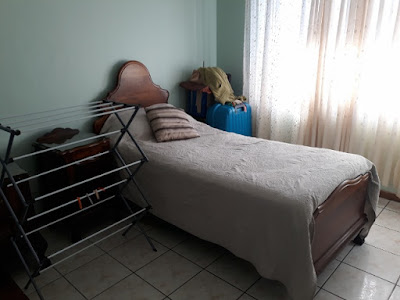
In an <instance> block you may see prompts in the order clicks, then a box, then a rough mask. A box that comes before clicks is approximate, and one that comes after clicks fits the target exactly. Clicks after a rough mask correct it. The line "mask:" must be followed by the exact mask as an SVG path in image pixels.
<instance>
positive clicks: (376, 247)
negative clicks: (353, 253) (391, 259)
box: [365, 242, 400, 256]
mask: <svg viewBox="0 0 400 300" xmlns="http://www.w3.org/2000/svg"><path fill="white" fill-rule="evenodd" d="M365 244H367V245H368V246H371V247H374V248H375V249H379V250H382V251H385V252H386V253H390V254H393V255H395V256H400V255H399V254H396V253H393V252H390V251H387V250H385V249H383V248H379V247H378V246H375V245H372V244H369V243H367V242H365Z"/></svg>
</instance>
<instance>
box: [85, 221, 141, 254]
mask: <svg viewBox="0 0 400 300" xmlns="http://www.w3.org/2000/svg"><path fill="white" fill-rule="evenodd" d="M130 224H131V220H127V221H126V222H122V223H121V224H118V225H116V226H114V227H112V228H110V229H108V230H106V231H103V232H102V233H100V234H98V235H96V236H95V237H93V238H91V239H90V240H91V241H92V242H96V241H98V240H100V239H102V238H104V237H106V236H107V235H110V234H112V233H113V232H115V231H116V230H119V229H122V228H124V227H126V226H129V225H130ZM124 231H125V230H122V231H119V232H117V233H115V234H113V235H112V236H110V237H108V238H106V239H105V240H103V241H101V242H99V243H97V244H96V245H97V246H98V247H99V248H101V249H102V250H104V251H110V250H111V249H113V248H115V247H118V246H119V245H122V244H123V243H125V242H127V241H129V240H131V239H133V238H135V237H137V236H138V235H140V234H141V233H140V232H139V231H137V230H136V229H135V227H133V228H131V229H130V230H129V231H128V232H127V234H126V235H125V236H123V235H122V234H123V232H124Z"/></svg>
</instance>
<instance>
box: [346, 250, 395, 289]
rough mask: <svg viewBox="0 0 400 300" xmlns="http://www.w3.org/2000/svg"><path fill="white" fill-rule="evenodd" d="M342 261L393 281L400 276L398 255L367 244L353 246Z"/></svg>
mask: <svg viewBox="0 0 400 300" xmlns="http://www.w3.org/2000/svg"><path fill="white" fill-rule="evenodd" d="M344 262H345V263H347V264H349V265H351V266H353V267H356V268H358V269H361V270H363V271H365V272H368V273H371V274H373V275H375V276H378V277H380V278H383V279H386V280H388V281H390V282H393V283H396V282H397V279H398V278H399V276H400V256H397V255H394V254H391V253H389V252H386V251H384V250H381V249H378V248H375V247H373V246H370V245H368V244H364V245H362V246H355V247H354V248H353V250H352V251H351V252H350V254H349V255H348V256H347V257H346V259H345V260H344Z"/></svg>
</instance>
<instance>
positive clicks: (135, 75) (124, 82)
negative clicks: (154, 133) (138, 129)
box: [106, 60, 169, 107]
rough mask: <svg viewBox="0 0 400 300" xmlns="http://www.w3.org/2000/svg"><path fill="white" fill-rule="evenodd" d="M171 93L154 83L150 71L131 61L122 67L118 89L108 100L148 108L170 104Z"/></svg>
mask: <svg viewBox="0 0 400 300" xmlns="http://www.w3.org/2000/svg"><path fill="white" fill-rule="evenodd" d="M168 97H169V92H168V91H167V90H164V89H162V88H161V87H160V86H158V85H156V84H154V83H153V80H152V79H151V76H150V73H149V70H147V68H146V66H145V65H144V64H142V63H141V62H138V61H135V60H131V61H128V62H126V63H125V64H123V65H122V67H121V69H120V71H119V73H118V84H117V87H116V88H115V89H114V90H113V91H111V92H110V93H108V95H107V98H106V99H107V100H113V101H116V102H122V103H126V104H138V105H141V106H142V107H146V106H149V105H152V104H156V103H166V102H168Z"/></svg>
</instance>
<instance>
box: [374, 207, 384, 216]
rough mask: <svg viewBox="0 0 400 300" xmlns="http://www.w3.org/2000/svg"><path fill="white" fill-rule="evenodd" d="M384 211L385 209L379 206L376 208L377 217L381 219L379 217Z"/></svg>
mask: <svg viewBox="0 0 400 300" xmlns="http://www.w3.org/2000/svg"><path fill="white" fill-rule="evenodd" d="M383 209H384V208H383V207H379V206H377V207H376V211H375V214H376V217H379V215H380V214H381V212H382V211H383Z"/></svg>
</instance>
